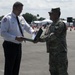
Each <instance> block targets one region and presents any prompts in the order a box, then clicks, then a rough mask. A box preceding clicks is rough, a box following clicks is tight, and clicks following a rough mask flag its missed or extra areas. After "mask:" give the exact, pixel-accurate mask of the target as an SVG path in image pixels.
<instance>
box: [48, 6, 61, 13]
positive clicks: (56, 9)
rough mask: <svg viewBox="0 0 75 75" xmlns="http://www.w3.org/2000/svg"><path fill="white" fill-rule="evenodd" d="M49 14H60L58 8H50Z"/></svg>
mask: <svg viewBox="0 0 75 75" xmlns="http://www.w3.org/2000/svg"><path fill="white" fill-rule="evenodd" d="M48 13H49V14H53V13H57V14H60V13H61V12H60V8H59V7H58V8H52V9H51V11H50V12H48Z"/></svg>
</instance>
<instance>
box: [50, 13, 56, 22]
mask: <svg viewBox="0 0 75 75" xmlns="http://www.w3.org/2000/svg"><path fill="white" fill-rule="evenodd" d="M49 16H50V20H52V21H53V20H55V19H57V13H49Z"/></svg>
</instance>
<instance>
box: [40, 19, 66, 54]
mask: <svg viewBox="0 0 75 75" xmlns="http://www.w3.org/2000/svg"><path fill="white" fill-rule="evenodd" d="M66 30H67V28H66V25H65V23H63V22H62V21H60V20H59V21H57V22H56V23H52V24H51V25H50V26H49V27H48V28H47V30H46V32H45V34H44V35H43V36H42V37H41V41H46V46H47V52H48V53H49V52H61V51H67V45H66Z"/></svg>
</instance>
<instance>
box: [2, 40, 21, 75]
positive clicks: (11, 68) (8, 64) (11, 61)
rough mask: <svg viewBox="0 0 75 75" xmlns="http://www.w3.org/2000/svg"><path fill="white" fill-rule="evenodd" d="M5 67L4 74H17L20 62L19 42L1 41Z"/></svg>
mask: <svg viewBox="0 0 75 75" xmlns="http://www.w3.org/2000/svg"><path fill="white" fill-rule="evenodd" d="M3 49H4V56H5V68H4V75H19V69H20V62H21V55H22V52H21V44H15V43H12V42H8V41H4V42H3Z"/></svg>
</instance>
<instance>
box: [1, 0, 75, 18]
mask: <svg viewBox="0 0 75 75" xmlns="http://www.w3.org/2000/svg"><path fill="white" fill-rule="evenodd" d="M16 1H20V2H22V3H23V4H24V8H23V11H22V14H25V13H26V12H28V13H31V14H33V15H37V14H39V15H40V17H44V18H49V15H48V12H49V11H50V10H51V8H55V7H60V8H61V18H65V19H66V17H74V18H75V0H0V16H2V15H5V14H7V13H9V12H11V11H12V5H13V3H14V2H16Z"/></svg>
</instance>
